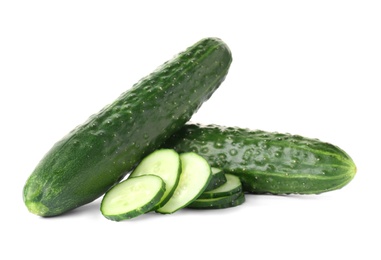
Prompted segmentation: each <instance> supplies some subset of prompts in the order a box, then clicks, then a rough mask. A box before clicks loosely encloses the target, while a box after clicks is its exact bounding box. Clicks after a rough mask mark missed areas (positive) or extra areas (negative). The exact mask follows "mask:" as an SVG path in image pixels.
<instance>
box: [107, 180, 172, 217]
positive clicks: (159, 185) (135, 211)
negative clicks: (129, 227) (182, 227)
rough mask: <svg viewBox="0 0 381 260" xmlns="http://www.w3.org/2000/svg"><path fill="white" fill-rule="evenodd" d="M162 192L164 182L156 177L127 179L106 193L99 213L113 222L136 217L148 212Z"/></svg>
mask: <svg viewBox="0 0 381 260" xmlns="http://www.w3.org/2000/svg"><path fill="white" fill-rule="evenodd" d="M164 191H165V184H164V181H163V180H162V179H161V178H160V177H158V176H155V175H143V176H138V177H133V178H128V179H126V180H125V181H123V182H121V183H119V184H117V185H115V186H114V187H113V188H112V189H111V190H109V191H108V192H107V193H106V195H105V196H104V198H103V200H102V203H101V212H102V214H103V215H104V216H105V217H106V218H108V219H110V220H114V221H121V220H125V219H130V218H133V217H137V216H139V215H141V214H144V213H146V212H148V211H150V210H151V209H152V208H153V207H154V206H155V205H156V203H157V202H159V200H160V199H161V197H162V196H163V194H164Z"/></svg>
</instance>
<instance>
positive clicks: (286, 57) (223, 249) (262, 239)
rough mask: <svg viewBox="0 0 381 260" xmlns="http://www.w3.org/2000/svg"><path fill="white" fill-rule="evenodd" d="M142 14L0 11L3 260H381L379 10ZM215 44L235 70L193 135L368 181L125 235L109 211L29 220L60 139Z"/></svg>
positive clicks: (225, 8) (93, 8)
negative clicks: (313, 156) (187, 52)
mask: <svg viewBox="0 0 381 260" xmlns="http://www.w3.org/2000/svg"><path fill="white" fill-rule="evenodd" d="M131 2H133V3H131ZM131 2H129V3H127V1H78V0H77V1H24V2H21V1H1V2H0V91H1V93H0V106H1V108H0V113H1V117H0V120H1V126H0V131H1V133H0V138H1V144H0V149H1V150H0V151H1V157H0V158H1V195H2V198H1V206H0V212H1V214H0V218H1V221H0V225H1V226H0V227H1V231H0V236H1V240H2V243H1V250H0V258H1V259H20V257H24V259H25V257H27V258H28V259H90V258H91V257H97V259H101V258H103V259H113V258H118V259H150V258H151V259H153V258H154V257H155V258H156V259H157V257H159V259H178V258H180V259H182V258H185V259H195V258H196V257H197V259H217V258H222V259H228V258H232V259H347V258H348V257H353V258H351V259H367V260H368V259H381V253H380V248H379V247H380V234H381V228H380V219H381V215H380V213H379V208H380V206H379V205H380V201H379V198H380V187H381V186H380V185H381V178H380V175H381V172H380V171H381V170H380V163H379V162H380V160H381V152H380V151H381V149H380V147H381V142H380V139H381V138H380V133H381V128H380V126H379V121H380V111H381V105H380V97H381V96H380V94H379V92H377V90H378V89H379V88H380V87H381V73H380V72H381V47H380V46H381V15H380V14H381V6H380V2H379V1H350V0H348V1H335V0H330V1H325V0H320V1H293V0H290V1H238V0H237V1H221V0H220V1H198V0H193V1H165V0H161V1H131ZM209 36H213V37H219V38H221V39H222V40H224V41H225V42H226V43H227V44H228V45H229V46H230V48H231V51H232V54H233V59H234V60H233V63H232V65H231V69H230V72H229V74H228V76H227V78H226V80H225V82H224V83H223V84H222V85H221V87H220V88H219V89H218V90H217V91H216V92H215V94H214V95H213V96H212V98H211V99H210V100H209V101H208V102H207V103H205V104H204V105H203V106H202V107H201V109H200V110H199V111H198V113H197V114H195V115H194V117H193V118H192V121H194V122H200V123H215V124H222V125H230V126H241V127H249V128H253V129H262V130H267V131H277V132H288V133H293V134H300V135H304V136H307V137H312V138H319V139H321V140H323V141H327V142H331V143H333V144H335V145H338V146H339V147H341V148H342V149H344V150H345V151H346V152H348V153H349V155H350V156H351V157H352V158H353V160H354V161H355V163H356V165H357V167H358V172H357V175H356V177H355V178H354V180H353V181H352V182H351V183H350V184H348V185H347V186H346V187H344V188H343V189H341V190H338V191H333V192H329V193H325V194H321V195H311V196H270V195H268V196H255V195H251V196H247V201H246V203H245V204H243V205H242V206H239V207H236V208H231V209H226V210H217V211H191V210H182V211H179V212H176V213H175V214H172V215H160V214H154V213H152V214H147V215H144V216H141V217H138V218H136V219H133V220H130V221H125V222H112V221H109V220H107V219H105V218H104V217H103V216H102V215H101V213H100V211H99V205H100V200H96V201H94V202H93V203H91V204H88V205H86V206H84V207H81V208H78V209H76V210H74V211H72V212H70V213H68V214H66V215H63V216H60V217H54V218H41V217H38V216H35V215H33V214H31V213H29V212H28V211H27V209H26V207H25V206H24V204H23V201H22V188H23V185H24V183H25V181H26V179H27V177H28V176H29V174H30V173H31V172H32V170H33V169H34V167H35V166H36V164H37V163H38V161H39V160H40V159H41V158H42V156H43V155H44V154H45V153H46V152H47V150H48V149H49V148H50V147H51V146H52V145H53V144H54V143H55V142H56V141H58V140H59V139H60V138H61V137H62V136H63V135H65V134H66V133H67V132H69V131H70V130H71V129H72V128H74V127H75V126H76V125H78V124H80V123H82V122H83V121H84V120H86V119H87V118H88V116H90V115H91V114H93V113H96V112H97V111H99V110H100V109H101V108H102V107H103V106H105V105H106V104H109V103H111V102H112V101H113V100H114V99H115V98H116V97H118V96H119V94H121V93H122V92H124V91H125V90H126V89H128V88H130V87H131V86H132V85H133V84H134V83H136V82H137V81H138V80H139V79H140V78H142V77H143V76H146V75H147V74H149V73H150V72H151V71H152V70H154V69H155V68H156V67H157V66H159V65H161V64H162V63H163V62H164V61H166V60H168V59H170V58H172V57H173V56H174V55H175V54H177V53H178V52H180V51H183V50H184V49H185V48H186V47H188V46H190V45H192V44H193V43H195V42H197V41H198V40H200V39H201V38H203V37H209ZM98 257H99V258H98Z"/></svg>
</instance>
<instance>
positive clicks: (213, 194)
mask: <svg viewBox="0 0 381 260" xmlns="http://www.w3.org/2000/svg"><path fill="white" fill-rule="evenodd" d="M225 176H226V180H227V181H226V183H224V184H223V185H221V186H220V187H218V188H216V189H214V190H210V191H205V192H203V193H202V194H201V195H200V196H199V197H198V198H199V199H210V198H218V197H224V196H228V195H232V194H234V193H238V192H241V191H242V183H241V181H240V179H239V178H238V177H237V176H235V175H232V174H229V173H226V174H225Z"/></svg>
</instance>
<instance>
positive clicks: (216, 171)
mask: <svg viewBox="0 0 381 260" xmlns="http://www.w3.org/2000/svg"><path fill="white" fill-rule="evenodd" d="M224 183H226V176H225V173H224V171H223V170H221V169H220V168H216V167H212V178H211V180H210V182H209V185H208V187H206V189H205V191H210V190H214V189H216V188H218V187H220V186H221V185H222V184H224Z"/></svg>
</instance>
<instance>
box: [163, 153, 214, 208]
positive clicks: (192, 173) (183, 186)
mask: <svg viewBox="0 0 381 260" xmlns="http://www.w3.org/2000/svg"><path fill="white" fill-rule="evenodd" d="M180 160H181V168H182V172H181V174H180V180H179V184H178V185H177V187H176V189H175V192H174V193H173V195H172V196H171V198H170V199H169V201H168V202H167V203H166V204H164V206H163V207H161V208H159V209H157V210H156V212H158V213H162V214H170V213H174V212H176V211H178V210H180V209H182V208H185V207H186V206H187V205H189V204H190V203H192V201H194V200H195V199H197V198H198V196H200V194H201V193H203V192H204V190H205V188H206V187H207V186H208V184H209V181H210V179H211V178H212V171H211V168H210V166H209V164H208V162H207V161H206V160H205V159H204V158H202V157H201V156H200V155H198V154H196V153H192V152H189V153H182V154H180Z"/></svg>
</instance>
